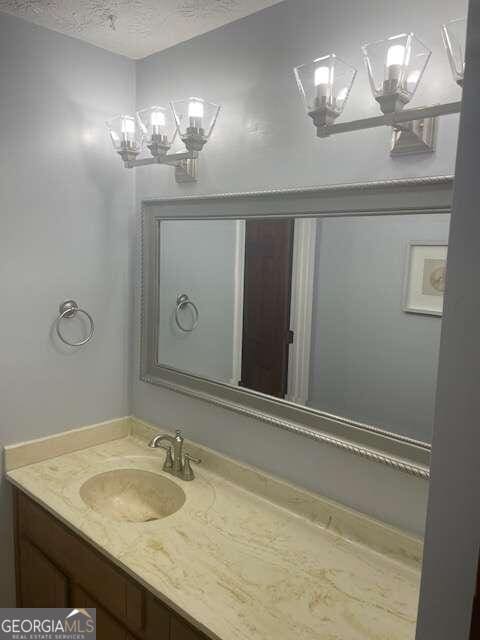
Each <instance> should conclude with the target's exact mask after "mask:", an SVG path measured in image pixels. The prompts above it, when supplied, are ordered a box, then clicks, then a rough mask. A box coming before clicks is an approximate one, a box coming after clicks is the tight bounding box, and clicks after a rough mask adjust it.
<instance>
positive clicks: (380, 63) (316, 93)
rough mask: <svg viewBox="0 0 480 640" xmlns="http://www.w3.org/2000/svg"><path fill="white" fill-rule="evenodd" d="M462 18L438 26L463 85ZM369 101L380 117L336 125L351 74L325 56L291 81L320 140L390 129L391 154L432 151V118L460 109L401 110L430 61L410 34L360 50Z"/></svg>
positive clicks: (335, 59) (434, 123)
mask: <svg viewBox="0 0 480 640" xmlns="http://www.w3.org/2000/svg"><path fill="white" fill-rule="evenodd" d="M465 30H466V20H454V21H452V22H449V23H448V24H446V25H444V26H443V27H442V35H443V42H444V45H445V48H446V51H447V55H448V60H449V62H450V66H451V69H452V73H453V76H454V79H455V82H457V84H458V85H460V86H462V85H463V74H464V68H465ZM362 51H363V56H364V60H365V66H366V70H367V74H368V79H369V82H370V87H371V90H372V93H373V97H374V98H375V100H376V101H377V102H378V104H379V107H380V110H381V111H382V113H383V115H382V116H378V117H373V118H365V119H362V120H355V121H352V122H343V123H336V122H335V121H336V120H337V118H338V117H339V116H340V115H341V114H342V113H343V110H344V108H345V105H346V102H347V100H348V97H349V95H350V93H351V90H352V87H353V83H354V80H355V77H356V75H357V72H356V70H355V69H354V68H353V67H351V66H350V65H349V64H347V63H346V62H344V61H343V60H341V59H340V58H338V57H337V56H336V55H335V54H330V55H326V56H323V57H321V58H317V59H316V60H314V61H313V62H311V63H309V64H305V65H301V66H299V67H296V68H295V70H294V72H295V77H296V79H297V84H298V88H299V90H300V93H301V95H302V97H303V99H304V102H305V106H306V108H307V113H308V115H309V116H310V117H311V118H312V120H313V124H314V125H315V127H316V129H317V135H318V136H319V137H320V138H325V137H328V136H330V135H333V134H336V133H344V132H347V131H358V130H361V129H370V128H372V127H379V126H385V125H387V126H390V127H392V129H393V133H392V147H391V155H393V156H395V155H406V154H411V153H425V152H432V151H434V149H435V139H436V130H437V117H438V116H441V115H447V114H451V113H458V112H459V111H460V105H461V102H460V101H458V102H452V103H447V104H438V105H433V106H428V107H419V108H414V109H404V107H405V105H407V104H408V103H409V102H410V100H411V99H412V98H413V96H414V95H415V92H416V90H417V87H418V85H419V83H420V81H421V79H422V77H423V75H424V72H425V69H426V66H427V64H428V61H429V59H430V57H431V51H430V50H429V49H428V48H427V47H426V46H425V45H424V44H423V43H422V42H421V41H420V40H419V39H418V38H417V37H416V36H415V35H414V34H413V33H407V34H401V35H397V36H392V37H390V38H386V39H385V40H382V41H379V42H374V43H371V44H366V45H364V46H363V47H362Z"/></svg>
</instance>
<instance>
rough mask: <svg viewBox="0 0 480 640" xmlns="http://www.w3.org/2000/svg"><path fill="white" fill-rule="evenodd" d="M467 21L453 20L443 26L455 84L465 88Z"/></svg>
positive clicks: (444, 40)
mask: <svg viewBox="0 0 480 640" xmlns="http://www.w3.org/2000/svg"><path fill="white" fill-rule="evenodd" d="M466 31H467V21H466V19H465V18H462V19H460V20H451V21H450V22H447V24H444V25H443V26H442V36H443V43H444V45H445V49H446V50H447V56H448V61H449V62H450V67H451V69H452V74H453V78H454V80H455V82H456V83H457V84H458V85H459V86H460V87H463V74H464V71H465V36H466Z"/></svg>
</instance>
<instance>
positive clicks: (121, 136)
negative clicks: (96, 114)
mask: <svg viewBox="0 0 480 640" xmlns="http://www.w3.org/2000/svg"><path fill="white" fill-rule="evenodd" d="M107 129H108V133H109V134H110V140H111V141H112V144H113V148H114V149H115V151H117V152H118V153H119V154H120V155H121V156H122V158H123V159H124V160H134V159H135V158H136V157H137V155H138V154H139V153H140V151H141V150H142V146H143V136H142V133H141V130H140V128H139V127H138V126H137V122H136V119H135V118H134V117H133V116H125V115H120V116H115V117H114V118H112V119H111V120H109V121H108V122H107Z"/></svg>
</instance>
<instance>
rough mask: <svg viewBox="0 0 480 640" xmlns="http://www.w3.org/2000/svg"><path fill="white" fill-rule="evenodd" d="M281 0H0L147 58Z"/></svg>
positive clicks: (12, 9)
mask: <svg viewBox="0 0 480 640" xmlns="http://www.w3.org/2000/svg"><path fill="white" fill-rule="evenodd" d="M280 1H281V0H104V1H102V0H0V11H4V12H5V13H10V14H13V15H15V16H18V17H20V18H24V19H25V20H29V21H31V22H34V23H35V24H38V25H41V26H43V27H47V28H48V29H53V30H55V31H59V32H61V33H64V34H66V35H68V36H72V37H74V38H80V39H81V40H85V41H86V42H91V43H92V44H95V45H97V46H99V47H103V48H104V49H109V50H110V51H113V52H115V53H120V54H123V55H126V56H129V57H130V58H135V59H138V58H144V57H145V56H148V55H150V54H151V53H155V52H156V51H161V50H162V49H166V48H167V47H171V46H172V45H174V44H177V43H179V42H183V41H184V40H189V39H190V38H193V37H195V36H197V35H200V34H201V33H206V32H207V31H211V30H212V29H216V28H217V27H221V26H222V25H224V24H227V23H228V22H233V21H234V20H238V19H239V18H243V17H244V16H247V15H249V14H251V13H255V12H256V11H260V10H261V9H264V8H266V7H269V6H271V5H274V4H277V3H278V2H280Z"/></svg>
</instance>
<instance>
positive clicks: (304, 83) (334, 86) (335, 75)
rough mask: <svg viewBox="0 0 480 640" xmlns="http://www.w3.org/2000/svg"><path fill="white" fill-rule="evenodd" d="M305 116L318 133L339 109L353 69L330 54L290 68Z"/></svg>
mask: <svg viewBox="0 0 480 640" xmlns="http://www.w3.org/2000/svg"><path fill="white" fill-rule="evenodd" d="M294 73H295V77H296V79H297V85H298V89H299V91H300V94H301V95H302V97H303V100H304V102H305V107H306V109H307V113H308V115H309V116H310V117H311V118H312V120H313V124H314V125H315V127H316V128H317V134H318V135H320V133H321V130H322V128H323V127H325V126H327V125H330V124H333V123H334V121H335V120H336V119H337V118H338V116H339V115H341V113H342V112H343V109H344V107H345V104H346V102H347V100H348V96H349V95H350V91H351V88H352V85H353V82H354V80H355V76H356V75H357V70H356V69H354V68H353V67H351V66H350V65H349V64H347V63H346V62H344V61H343V60H341V59H340V58H337V56H336V55H335V54H334V53H331V54H329V55H326V56H323V57H322V58H317V59H316V60H314V61H313V62H310V63H308V64H303V65H300V66H299V67H296V68H295V69H294Z"/></svg>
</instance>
